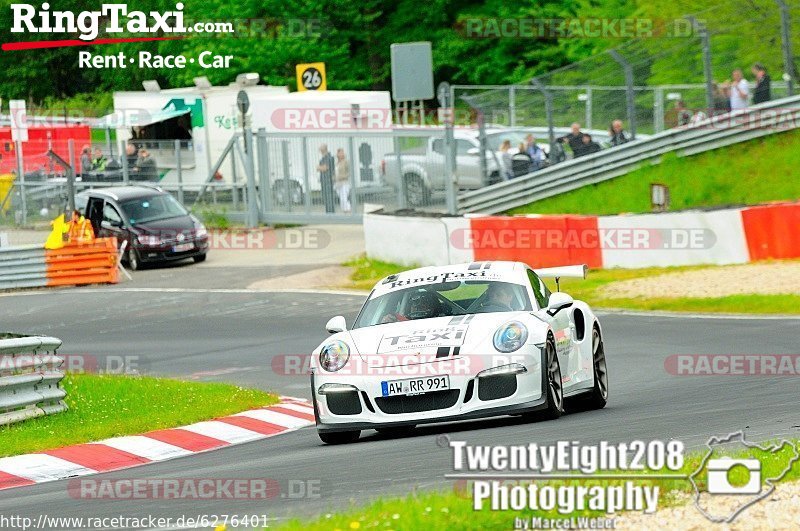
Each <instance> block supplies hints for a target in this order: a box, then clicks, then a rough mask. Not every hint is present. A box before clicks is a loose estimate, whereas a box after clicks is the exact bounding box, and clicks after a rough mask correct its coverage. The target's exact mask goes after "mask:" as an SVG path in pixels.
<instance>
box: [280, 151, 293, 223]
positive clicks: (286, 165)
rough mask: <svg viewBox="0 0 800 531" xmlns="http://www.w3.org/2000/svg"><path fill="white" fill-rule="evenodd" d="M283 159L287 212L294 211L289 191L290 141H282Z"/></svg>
mask: <svg viewBox="0 0 800 531" xmlns="http://www.w3.org/2000/svg"><path fill="white" fill-rule="evenodd" d="M281 158H282V159H283V200H284V202H285V203H286V205H285V206H286V211H287V212H291V211H292V191H291V190H290V189H289V141H288V140H281Z"/></svg>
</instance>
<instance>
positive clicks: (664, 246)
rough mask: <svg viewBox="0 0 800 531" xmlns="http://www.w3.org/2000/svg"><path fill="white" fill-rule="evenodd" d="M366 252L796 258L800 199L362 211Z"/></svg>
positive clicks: (651, 262)
mask: <svg viewBox="0 0 800 531" xmlns="http://www.w3.org/2000/svg"><path fill="white" fill-rule="evenodd" d="M364 239H365V243H366V250H367V256H369V257H370V258H373V259H378V260H384V261H389V262H395V263H399V264H403V265H407V266H412V265H442V264H447V263H450V264H454V263H460V262H469V261H473V260H476V261H483V260H519V261H522V262H525V263H527V264H530V265H531V266H533V267H551V266H557V265H563V264H576V263H584V264H587V265H589V267H593V268H612V267H619V268H642V267H669V266H682V265H701V264H716V265H725V264H743V263H748V262H751V261H756V260H766V259H786V258H800V203H777V204H769V205H761V206H754V207H744V208H734V209H721V210H711V211H686V212H666V213H656V214H637V215H618V216H575V215H555V216H549V215H548V216H481V215H472V216H469V217H441V218H438V217H430V216H420V217H416V216H393V215H384V214H375V213H371V214H365V215H364Z"/></svg>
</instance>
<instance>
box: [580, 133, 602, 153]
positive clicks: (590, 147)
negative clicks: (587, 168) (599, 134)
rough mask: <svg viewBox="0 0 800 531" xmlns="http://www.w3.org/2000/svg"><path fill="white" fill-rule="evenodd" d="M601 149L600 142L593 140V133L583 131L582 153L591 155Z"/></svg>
mask: <svg viewBox="0 0 800 531" xmlns="http://www.w3.org/2000/svg"><path fill="white" fill-rule="evenodd" d="M598 151H600V144H598V143H597V142H595V141H594V140H592V135H590V134H589V133H583V135H582V136H581V155H590V154H592V153H597V152H598Z"/></svg>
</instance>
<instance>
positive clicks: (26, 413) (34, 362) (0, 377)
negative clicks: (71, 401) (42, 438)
mask: <svg viewBox="0 0 800 531" xmlns="http://www.w3.org/2000/svg"><path fill="white" fill-rule="evenodd" d="M60 346H61V340H60V339H57V338H55V337H44V336H22V335H17V334H0V426H3V425H7V424H13V423H15V422H20V421H23V420H26V419H30V418H35V417H41V416H44V415H52V414H53V413H60V412H62V411H66V410H67V404H66V403H65V402H64V398H65V397H66V396H67V392H66V391H65V390H64V389H62V388H61V387H60V386H59V382H61V380H62V379H63V378H64V373H63V371H61V370H60V368H59V367H61V365H62V364H63V363H64V360H63V359H62V358H60V357H58V355H57V354H56V350H57V349H58V348H59V347H60Z"/></svg>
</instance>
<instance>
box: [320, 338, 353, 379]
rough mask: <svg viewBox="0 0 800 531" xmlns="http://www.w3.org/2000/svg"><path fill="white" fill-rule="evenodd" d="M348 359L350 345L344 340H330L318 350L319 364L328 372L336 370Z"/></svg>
mask: <svg viewBox="0 0 800 531" xmlns="http://www.w3.org/2000/svg"><path fill="white" fill-rule="evenodd" d="M349 359H350V347H348V346H347V343H345V342H344V341H339V340H336V341H331V342H330V343H328V344H327V345H325V346H324V347H322V350H320V351H319V365H320V367H322V368H323V369H325V370H326V371H328V372H336V371H338V370H339V369H341V368H342V367H344V366H345V364H346V363H347V360H349Z"/></svg>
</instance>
